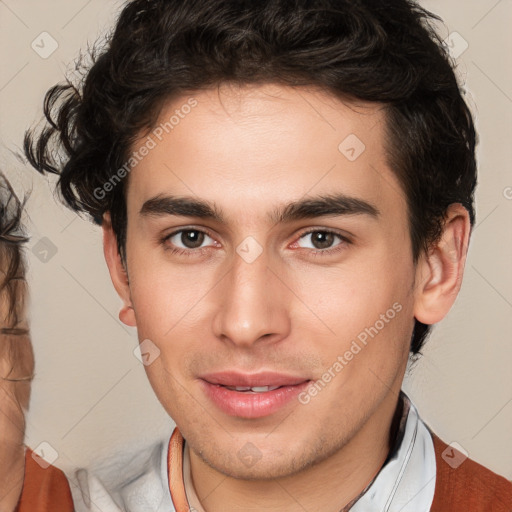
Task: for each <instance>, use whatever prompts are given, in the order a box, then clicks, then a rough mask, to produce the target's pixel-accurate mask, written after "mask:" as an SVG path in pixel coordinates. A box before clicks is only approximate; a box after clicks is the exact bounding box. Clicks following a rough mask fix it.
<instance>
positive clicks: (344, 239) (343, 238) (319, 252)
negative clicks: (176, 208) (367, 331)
mask: <svg viewBox="0 0 512 512" xmlns="http://www.w3.org/2000/svg"><path fill="white" fill-rule="evenodd" d="M186 231H197V232H198V233H203V234H205V235H207V236H209V237H210V238H213V236H212V234H211V233H210V232H209V231H206V230H204V229H197V228H182V229H178V230H177V231H173V232H172V233H170V234H168V235H166V236H165V237H164V238H162V240H161V244H162V245H163V246H164V248H165V250H166V251H170V252H171V253H172V254H177V255H184V256H196V255H197V254H198V253H199V254H203V252H204V250H206V249H208V247H201V248H198V249H182V248H180V247H169V246H168V245H167V241H168V240H169V239H170V238H172V237H173V236H174V235H177V234H178V233H183V232H186ZM311 233H325V234H331V235H334V236H336V237H338V238H339V239H340V240H341V242H340V243H339V244H338V245H335V246H334V247H333V248H330V249H323V250H322V249H308V251H309V253H310V254H312V255H313V256H314V257H318V256H320V257H322V256H326V255H327V256H330V255H332V254H334V253H336V252H338V251H340V250H342V249H343V248H344V247H345V246H346V245H350V244H351V243H352V241H351V240H350V239H349V238H347V237H346V236H343V235H341V234H340V233H338V232H337V231H333V230H331V229H318V228H313V229H310V230H309V231H305V232H303V233H301V234H300V236H299V237H298V240H300V239H301V238H303V237H304V236H306V235H309V234H311Z"/></svg>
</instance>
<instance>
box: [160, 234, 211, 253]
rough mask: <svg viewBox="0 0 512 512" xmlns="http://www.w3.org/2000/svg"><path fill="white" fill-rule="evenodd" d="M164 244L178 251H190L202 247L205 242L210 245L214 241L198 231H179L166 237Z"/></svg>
mask: <svg viewBox="0 0 512 512" xmlns="http://www.w3.org/2000/svg"><path fill="white" fill-rule="evenodd" d="M165 242H166V243H170V244H171V245H173V246H175V247H177V248H179V249H190V250H192V249H199V248H200V247H203V246H204V245H203V244H204V243H205V242H208V243H209V244H210V245H211V244H212V242H214V240H213V239H212V238H211V237H210V236H208V235H207V234H206V233H205V232H203V231H200V230H199V229H180V230H179V231H175V232H174V233H172V234H171V235H169V236H168V237H166V239H165Z"/></svg>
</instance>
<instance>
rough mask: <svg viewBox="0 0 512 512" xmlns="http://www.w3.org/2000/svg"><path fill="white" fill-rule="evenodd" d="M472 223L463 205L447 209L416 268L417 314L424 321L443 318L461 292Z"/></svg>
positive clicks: (433, 321)
mask: <svg viewBox="0 0 512 512" xmlns="http://www.w3.org/2000/svg"><path fill="white" fill-rule="evenodd" d="M470 230H471V225H470V221H469V214H468V212H467V210H466V209H465V208H464V207H463V206H462V205H460V204H452V205H450V207H449V208H448V211H447V214H446V217H445V221H444V225H443V232H442V235H441V237H440V239H439V240H438V242H436V243H435V244H434V246H433V247H432V248H431V249H430V251H429V252H428V254H423V255H422V256H421V257H420V259H419V261H418V264H417V267H416V282H415V291H414V293H415V301H414V316H415V318H416V319H417V320H419V321H420V322H422V323H424V324H428V325H432V324H435V323H437V322H439V321H440V320H442V319H443V318H444V317H445V316H446V314H447V313H448V311H449V310H450V308H451V307H452V305H453V303H454V302H455V299H456V298H457V295H458V293H459V290H460V287H461V284H462V276H463V274H464V265H465V262H466V254H467V247H468V243H469V234H470Z"/></svg>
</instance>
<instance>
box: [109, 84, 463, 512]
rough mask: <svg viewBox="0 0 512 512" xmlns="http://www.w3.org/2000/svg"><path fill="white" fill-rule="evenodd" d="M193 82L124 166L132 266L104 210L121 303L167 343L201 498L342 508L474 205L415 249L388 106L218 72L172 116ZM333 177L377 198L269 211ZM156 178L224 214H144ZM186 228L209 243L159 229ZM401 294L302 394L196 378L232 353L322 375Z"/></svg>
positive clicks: (446, 290)
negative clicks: (349, 141) (229, 399)
mask: <svg viewBox="0 0 512 512" xmlns="http://www.w3.org/2000/svg"><path fill="white" fill-rule="evenodd" d="M190 97H193V98H194V99H195V100H196V101H197V106H195V107H194V108H193V109H191V111H190V113H188V114H187V115H186V116H184V117H183V119H180V121H179V124H177V125H176V126H174V128H173V130H172V131H169V133H167V134H165V133H164V136H162V137H161V138H162V140H161V141H160V140H157V142H158V143H157V144H156V146H155V147H154V148H153V149H151V150H150V151H149V152H148V154H147V155H146V156H145V157H144V158H143V159H142V161H141V162H140V163H138V165H136V166H135V167H134V168H133V169H132V171H131V173H130V176H129V183H128V188H127V196H126V197H127V209H128V227H127V243H126V255H127V257H126V263H125V265H124V264H123V263H122V262H121V259H120V256H119V254H118V251H117V245H116V239H115V236H114V234H113V232H112V229H111V226H110V221H109V217H108V215H106V216H105V220H104V224H103V230H104V248H105V257H106V260H107V263H108V266H109V269H110V273H111V277H112V280H113V283H114V286H115V287H116V289H117V291H118V293H119V295H120V297H121V298H122V300H123V303H124V306H123V309H122V310H121V313H120V318H121V320H122V321H123V322H125V323H126V324H127V325H131V326H136V327H137V329H138V334H139V339H140V340H141V341H142V340H145V339H149V340H151V342H152V343H154V345H156V346H157V347H158V349H159V350H160V355H159V357H158V358H156V359H155V361H154V362H153V363H152V364H150V365H149V366H147V367H146V371H147V375H148V378H149V380H150V382H151V385H152V386H153V389H154V391H155V393H156V395H157V396H158V398H159V400H160V401H161V403H162V405H163V406H164V407H165V409H166V410H167V412H168V413H169V415H170V416H171V417H172V418H173V419H174V420H175V422H176V424H177V425H178V427H179V428H180V430H181V432H182V434H183V436H184V437H185V439H186V440H187V443H188V445H189V446H190V457H191V470H192V479H193V482H194V485H195V488H196V491H197V494H198V496H199V498H200V500H201V502H202V503H201V504H202V506H203V507H204V509H205V510H206V511H207V512H216V511H221V510H222V511H235V510H241V509H243V510H250V509H254V510H269V511H274V510H275V511H277V510H279V511H299V510H300V511H302V510H304V509H306V510H308V511H320V510H321V511H324V512H325V511H333V512H334V511H339V510H340V509H341V508H342V507H343V506H345V505H346V504H347V503H349V502H350V501H351V500H352V499H353V498H354V497H356V496H357V495H358V494H359V492H360V491H361V490H362V489H364V487H365V486H366V485H367V483H368V482H369V481H371V479H372V478H373V476H374V475H375V474H376V473H377V472H378V471H379V469H380V467H381V465H382V463H383V461H384V460H385V458H386V456H387V453H388V451H389V437H390V426H391V422H392V419H393V415H394V413H395V409H396V405H397V399H398V393H399V390H400V387H401V383H402V379H403V375H404V372H405V368H406V364H407V359H408V351H409V343H410V338H411V334H412V329H413V325H414V317H416V318H417V319H418V320H420V321H422V322H424V323H436V322H438V321H439V320H441V319H442V318H443V317H444V316H445V315H446V313H447V312H448V310H449V309H450V307H451V305H452V303H453V301H454V300H455V297H456V295H457V292H458V290H459V288H460V280H461V278H462V273H463V267H464V261H465V252H466V250H465V249H466V247H467V242H468V237H469V231H470V229H469V218H468V214H467V212H466V210H465V209H464V208H463V207H462V206H460V205H452V206H451V207H450V209H449V211H448V212H447V216H446V224H445V231H444V233H443V237H442V239H441V240H440V241H439V242H438V243H437V244H436V245H435V246H434V247H433V248H432V250H431V252H430V253H429V254H428V255H427V254H424V255H422V257H421V258H420V260H419V261H418V263H417V264H416V265H414V263H413V259H412V252H411V242H410V238H409V225H408V214H407V207H406V202H405V197H404V193H403V191H402V189H401V187H400V184H399V182H398V181H397V179H396V178H395V176H394V174H393V173H392V171H391V169H390V168H389V166H388V165H387V161H386V153H385V139H384V132H385V110H384V109H383V107H382V106H381V105H378V104H364V103H361V102H348V101H347V102H342V101H340V100H339V99H336V98H335V97H333V96H332V95H330V94H328V93H325V92H322V91H320V90H316V89H312V88H310V89H306V88H300V89H294V88H290V87H286V86H279V85H275V84H265V85H260V86H246V87H238V86H232V85H228V84H223V85H222V86H221V87H219V88H215V89H212V90H207V91H202V92H197V93H194V94H192V93H191V94H189V95H186V96H183V97H181V98H176V99H174V101H172V102H171V103H169V104H167V105H166V106H165V108H164V109H163V110H162V112H161V121H165V120H167V119H169V118H170V116H171V115H172V114H173V112H174V111H175V110H176V109H177V108H178V109H179V108H180V106H181V105H184V104H185V103H186V102H187V101H189V99H190ZM351 134H355V135H356V136H357V138H358V139H360V141H362V142H363V143H364V145H365V150H364V151H363V152H362V154H361V155H360V156H359V157H358V158H357V159H355V160H354V161H350V160H349V159H348V158H347V157H346V155H345V154H344V153H343V152H342V151H340V150H339V149H338V146H339V145H340V143H342V142H343V141H344V140H345V139H346V138H347V137H348V136H349V135H351ZM146 137H147V134H143V135H142V134H141V139H140V140H139V141H137V142H136V143H135V144H134V150H136V149H137V148H138V147H140V145H141V144H143V143H144V141H146V140H147V139H146ZM338 193H342V194H345V195H347V196H350V197H353V198H357V199H360V200H364V201H366V202H367V203H370V204H371V205H373V206H374V207H375V209H376V211H378V215H376V216H372V215H368V214H352V215H327V216H320V217H315V218H306V219H298V220H293V221H290V222H278V221H277V222H276V220H275V219H269V215H270V214H271V213H272V212H274V211H275V210H276V209H278V208H283V207H284V206H285V205H286V204H288V203H291V202H294V201H298V200H301V199H304V198H314V197H318V196H326V195H330V194H338ZM162 195H173V196H179V197H191V198H194V199H199V198H200V199H202V200H205V201H208V202H209V203H211V204H212V205H215V206H216V208H217V209H218V210H220V211H221V212H222V215H223V219H222V222H220V221H218V220H212V219H203V218H198V217H188V216H174V215H142V214H141V209H142V207H143V205H144V203H145V202H146V201H148V200H149V199H151V198H154V197H157V196H162ZM185 228H187V229H198V230H202V231H206V232H207V233H208V236H206V237H205V238H204V242H203V243H202V245H201V248H200V249H187V248H186V246H184V245H183V239H182V238H181V237H180V234H178V235H177V236H173V237H172V238H170V239H167V240H165V237H168V236H169V235H170V234H172V233H174V232H175V231H177V230H178V229H185ZM312 228H315V229H316V231H320V232H324V231H325V230H332V231H335V232H336V233H338V234H340V235H341V236H343V237H346V239H347V240H348V242H347V241H343V240H342V239H340V238H338V237H337V236H334V237H333V238H332V239H331V240H332V243H331V245H327V246H323V247H326V248H322V247H320V248H318V246H315V245H314V238H313V236H311V234H309V235H308V234H306V232H307V231H308V230H310V229H312ZM247 237H253V238H254V239H255V240H256V241H257V243H258V244H259V245H260V247H261V248H262V249H263V252H262V253H261V254H260V255H259V256H258V257H257V258H256V259H255V260H254V261H253V262H251V263H248V262H247V261H245V260H244V258H242V257H241V256H240V255H239V253H237V247H238V246H239V245H240V244H241V243H242V242H243V241H244V240H245V239H246V238H247ZM173 247H180V248H181V249H182V250H184V251H188V253H187V254H176V253H173V252H172V248H173ZM321 251H324V253H323V254H322V253H321ZM397 304H398V305H399V306H400V311H399V312H397V313H396V315H395V316H394V318H393V319H392V320H389V321H388V322H386V323H385V324H384V327H383V328H381V329H379V330H378V334H377V335H375V336H374V337H373V338H369V340H368V343H367V344H366V345H365V346H364V347H363V348H362V349H361V350H360V351H359V352H358V353H357V354H356V355H354V357H353V358H352V359H351V360H350V361H347V364H346V365H344V366H343V369H342V370H341V371H339V372H337V373H335V377H333V378H332V379H331V380H330V382H329V383H328V384H327V385H326V386H325V387H324V388H323V389H322V391H321V392H319V393H318V394H317V395H316V396H314V397H312V398H311V400H310V401H309V402H308V403H307V404H302V403H300V402H299V401H293V402H292V403H290V404H287V405H286V406H285V407H283V408H282V409H281V410H279V411H277V412H276V413H273V414H272V415H269V416H267V417H263V418H257V419H246V418H236V417H233V416H229V415H227V414H225V413H224V412H222V411H220V410H219V409H217V407H216V406H215V405H214V404H213V403H212V402H211V401H209V399H208V398H207V397H206V396H205V394H204V393H203V391H202V388H201V381H200V376H202V375H204V374H205V373H209V372H216V371H221V370H231V369H237V370H239V371H241V372H245V373H256V372H260V371H265V370H266V371H276V372H283V373H286V374H292V375H294V376H300V377H302V378H304V379H310V380H311V381H313V382H314V381H317V380H319V379H322V375H323V374H324V373H325V372H326V371H327V370H328V369H329V368H332V367H333V364H334V363H335V362H336V361H337V360H338V356H343V355H344V354H345V353H346V352H347V350H349V349H350V347H351V343H352V342H353V340H355V339H356V338H357V336H358V335H359V334H360V333H361V332H363V331H364V330H365V328H368V327H370V326H374V325H376V322H377V321H378V320H379V319H381V315H385V314H386V312H387V311H388V310H389V309H390V308H393V305H397ZM247 443H251V444H252V445H254V447H256V450H257V453H258V454H259V460H257V462H256V463H254V464H252V465H250V466H249V467H248V465H246V464H245V463H244V462H243V460H242V458H241V457H240V456H239V452H240V450H241V449H242V448H243V447H244V446H246V444H247ZM192 505H193V504H192Z"/></svg>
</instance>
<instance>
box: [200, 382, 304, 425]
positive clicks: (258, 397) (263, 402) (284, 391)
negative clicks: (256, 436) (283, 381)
mask: <svg viewBox="0 0 512 512" xmlns="http://www.w3.org/2000/svg"><path fill="white" fill-rule="evenodd" d="M201 383H202V387H203V389H204V391H205V393H206V395H207V396H208V398H210V400H211V401H212V402H213V403H214V404H215V405H216V406H217V407H218V408H219V409H220V410H221V411H223V412H225V413H226V414H229V415H230V416H238V417H239V418H262V417H263V416H269V415H270V414H273V413H275V412H277V411H278V410H279V409H281V408H282V407H284V406H285V405H287V404H289V403H290V402H291V401H293V400H294V399H296V398H297V396H298V395H299V394H300V392H301V391H303V390H304V389H305V388H306V387H307V386H308V385H309V381H305V382H301V383H300V384H296V385H295V386H282V387H280V388H278V389H274V390H273V391H266V392H264V393H252V392H242V391H234V390H231V389H228V388H225V387H223V386H220V385H218V384H211V383H210V382H207V381H205V380H202V381H201Z"/></svg>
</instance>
